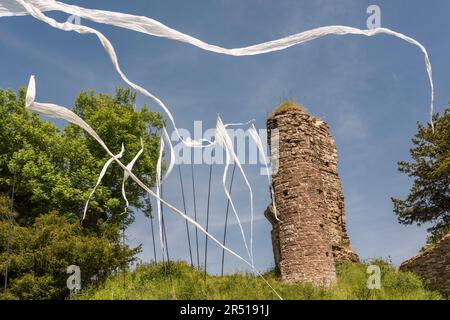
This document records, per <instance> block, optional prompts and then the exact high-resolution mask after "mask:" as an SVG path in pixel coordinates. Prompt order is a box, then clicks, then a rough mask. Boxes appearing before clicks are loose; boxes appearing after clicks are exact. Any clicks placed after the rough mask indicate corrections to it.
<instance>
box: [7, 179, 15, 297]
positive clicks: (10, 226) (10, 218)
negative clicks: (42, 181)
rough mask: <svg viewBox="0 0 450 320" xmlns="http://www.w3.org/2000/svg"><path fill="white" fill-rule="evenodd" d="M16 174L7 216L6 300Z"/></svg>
mask: <svg viewBox="0 0 450 320" xmlns="http://www.w3.org/2000/svg"><path fill="white" fill-rule="evenodd" d="M16 177H17V175H16V172H14V180H13V186H12V191H11V204H10V207H9V216H8V240H7V241H6V261H5V262H6V265H5V283H4V293H5V298H6V291H7V290H8V267H9V247H10V243H11V231H12V217H13V210H14V194H15V191H16Z"/></svg>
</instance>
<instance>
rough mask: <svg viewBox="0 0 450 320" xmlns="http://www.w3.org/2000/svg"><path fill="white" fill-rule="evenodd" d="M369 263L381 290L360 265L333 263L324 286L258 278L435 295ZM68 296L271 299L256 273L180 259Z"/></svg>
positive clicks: (319, 291)
mask: <svg viewBox="0 0 450 320" xmlns="http://www.w3.org/2000/svg"><path fill="white" fill-rule="evenodd" d="M372 264H377V265H378V266H380V268H381V271H382V280H381V290H369V289H367V287H366V282H367V277H368V275H367V274H366V268H367V266H366V265H364V264H357V265H356V264H344V265H341V266H339V267H338V270H337V271H338V280H337V282H336V284H334V285H333V286H332V287H330V288H320V287H314V286H311V285H305V284H295V285H294V284H292V285H288V284H285V283H282V282H281V281H280V280H279V278H278V277H277V276H276V274H275V272H273V271H272V272H268V273H266V274H264V277H265V278H266V279H267V280H268V281H269V283H270V284H271V285H272V286H273V287H274V288H275V289H276V290H277V292H278V293H279V294H280V295H281V296H282V297H283V298H284V299H299V300H301V299H309V300H312V299H314V300H316V299H358V300H360V299H396V300H397V299H420V300H422V299H441V296H440V295H439V294H438V293H436V292H430V291H428V290H426V289H425V288H424V286H423V284H422V282H421V280H420V279H419V278H417V277H416V276H415V275H414V274H412V273H404V272H397V271H396V270H395V269H394V268H393V267H391V266H389V265H388V264H387V263H386V262H383V261H381V260H377V261H373V262H372ZM71 298H72V299H101V300H105V299H150V300H151V299H200V300H201V299H237V300H238V299H250V300H256V299H277V296H276V295H275V294H274V293H273V291H272V290H271V289H270V288H269V287H268V286H267V284H266V283H265V282H264V281H263V280H262V279H261V278H259V277H255V276H254V275H251V274H233V275H227V276H224V277H218V276H212V275H208V276H207V279H206V284H205V283H204V281H203V273H202V272H198V271H196V270H194V269H192V268H191V267H190V266H188V265H187V264H186V263H184V262H171V263H170V265H166V266H164V265H163V264H161V263H159V264H146V265H141V266H139V267H138V268H137V269H136V270H135V271H134V272H126V273H118V274H117V275H116V276H114V277H112V278H109V279H108V280H107V281H106V283H105V284H103V285H101V286H100V287H98V288H95V287H91V288H88V289H86V290H85V291H84V292H83V293H81V294H76V295H72V297H71Z"/></svg>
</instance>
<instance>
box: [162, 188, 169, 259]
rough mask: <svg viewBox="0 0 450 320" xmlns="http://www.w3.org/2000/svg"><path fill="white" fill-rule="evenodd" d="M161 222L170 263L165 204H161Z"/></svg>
mask: <svg viewBox="0 0 450 320" xmlns="http://www.w3.org/2000/svg"><path fill="white" fill-rule="evenodd" d="M162 197H163V187H162V185H161V198H162ZM161 223H162V230H163V236H164V248H165V249H166V258H167V264H169V263H170V257H169V243H168V242H167V232H166V224H165V222H164V206H161Z"/></svg>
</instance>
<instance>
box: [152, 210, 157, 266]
mask: <svg viewBox="0 0 450 320" xmlns="http://www.w3.org/2000/svg"><path fill="white" fill-rule="evenodd" d="M150 225H151V227H152V243H153V256H154V259H155V263H157V262H158V261H157V259H156V244H155V230H154V227H153V215H152V214H151V213H150Z"/></svg>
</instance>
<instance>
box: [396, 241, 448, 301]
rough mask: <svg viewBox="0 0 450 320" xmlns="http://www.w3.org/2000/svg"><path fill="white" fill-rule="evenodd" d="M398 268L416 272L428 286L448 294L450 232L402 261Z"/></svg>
mask: <svg viewBox="0 0 450 320" xmlns="http://www.w3.org/2000/svg"><path fill="white" fill-rule="evenodd" d="M400 270H401V271H411V272H414V273H416V274H417V275H418V276H420V277H421V278H422V279H423V280H424V282H425V284H426V286H427V287H428V288H430V289H433V290H439V291H442V292H444V293H446V294H447V295H449V296H450V233H449V234H447V235H446V236H445V237H444V238H443V239H442V240H441V241H440V242H439V243H437V244H436V245H434V246H432V247H431V248H429V249H427V250H425V251H424V252H423V253H421V254H419V255H417V256H415V257H413V258H411V259H409V260H407V261H405V262H403V263H402V264H401V266H400Z"/></svg>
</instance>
